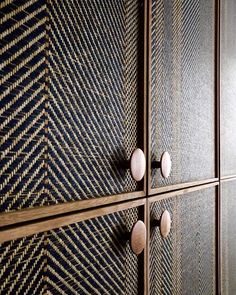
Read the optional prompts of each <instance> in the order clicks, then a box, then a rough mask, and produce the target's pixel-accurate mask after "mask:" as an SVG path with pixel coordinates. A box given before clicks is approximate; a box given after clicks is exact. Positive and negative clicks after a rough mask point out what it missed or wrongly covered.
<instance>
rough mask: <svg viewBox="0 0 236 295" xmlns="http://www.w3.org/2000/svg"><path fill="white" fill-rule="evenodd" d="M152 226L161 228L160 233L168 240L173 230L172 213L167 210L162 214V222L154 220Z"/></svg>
mask: <svg viewBox="0 0 236 295" xmlns="http://www.w3.org/2000/svg"><path fill="white" fill-rule="evenodd" d="M152 225H153V226H158V227H159V228H160V233H161V235H162V237H163V238H166V237H167V236H168V235H169V233H170V229H171V217H170V213H169V212H168V211H167V210H165V211H164V212H163V213H162V215H161V218H160V220H154V221H153V223H152Z"/></svg>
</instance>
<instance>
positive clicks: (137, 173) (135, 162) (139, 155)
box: [130, 149, 146, 181]
mask: <svg viewBox="0 0 236 295" xmlns="http://www.w3.org/2000/svg"><path fill="white" fill-rule="evenodd" d="M130 171H131V175H132V177H133V179H134V180H136V181H140V180H142V179H143V177H144V174H145V171H146V159H145V155H144V153H143V151H142V150H141V149H136V150H134V151H133V153H132V156H131V159H130Z"/></svg>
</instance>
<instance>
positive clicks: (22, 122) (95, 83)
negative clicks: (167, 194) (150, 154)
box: [0, 0, 143, 211]
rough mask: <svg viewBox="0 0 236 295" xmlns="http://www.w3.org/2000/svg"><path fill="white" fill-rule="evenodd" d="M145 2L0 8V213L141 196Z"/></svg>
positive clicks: (4, 4) (38, 2) (33, 1)
mask: <svg viewBox="0 0 236 295" xmlns="http://www.w3.org/2000/svg"><path fill="white" fill-rule="evenodd" d="M142 11H143V3H142V1H139V0H135V1H131V0H118V1H117V0H112V1H101V0H99V1H69V0H66V1H62V0H59V1H50V0H48V1H46V0H30V1H28V0H22V1H17V0H11V1H1V3H0V16H1V19H0V40H1V41H0V46H1V47H0V50H1V56H0V75H1V76H0V90H1V94H0V128H1V131H0V140H1V144H0V152H1V158H0V174H1V177H0V211H11V210H16V209H22V208H28V207H34V206H41V205H49V204H56V203H60V202H61V203H62V202H67V201H74V200H84V199H89V198H95V197H100V196H107V195H112V194H118V193H124V192H131V191H136V190H139V189H140V188H141V187H138V185H137V183H136V182H135V181H134V180H133V179H132V177H131V175H130V172H129V171H128V170H127V169H125V168H124V167H123V166H122V165H123V162H124V161H125V160H128V159H130V156H131V153H132V151H133V150H134V149H135V148H137V147H140V146H141V145H142V141H143V135H142V134H141V132H138V131H139V130H142V126H141V125H140V122H142V119H140V117H139V114H140V113H142V111H143V110H142V109H139V108H140V106H141V105H140V103H142V97H140V95H141V93H142V92H141V91H140V83H138V81H140V77H141V76H140V75H141V74H142V73H141V72H140V70H139V65H140V60H141V59H142V56H141V54H142V53H141V52H140V48H141V49H142V41H141V39H142V37H141V33H140V32H141V31H140V29H141V28H140V26H141V23H140V19H141V16H142Z"/></svg>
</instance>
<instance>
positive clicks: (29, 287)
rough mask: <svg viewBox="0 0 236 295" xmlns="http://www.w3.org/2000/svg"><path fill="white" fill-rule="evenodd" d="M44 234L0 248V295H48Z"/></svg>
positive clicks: (12, 242) (6, 244) (18, 240)
mask: <svg viewBox="0 0 236 295" xmlns="http://www.w3.org/2000/svg"><path fill="white" fill-rule="evenodd" d="M45 267H46V251H45V234H37V235H34V236H30V237H27V238H23V239H17V240H14V241H11V242H6V243H4V244H2V245H0V294H2V295H10V294H12V295H16V294H18V295H23V294H24V295H33V294H35V295H36V294H37V295H41V294H45V292H44V286H45V282H44V281H45V278H44V274H45Z"/></svg>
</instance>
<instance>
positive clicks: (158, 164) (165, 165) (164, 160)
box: [152, 152, 172, 178]
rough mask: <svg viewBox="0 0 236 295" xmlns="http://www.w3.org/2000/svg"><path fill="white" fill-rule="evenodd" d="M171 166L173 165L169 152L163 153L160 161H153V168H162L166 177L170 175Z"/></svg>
mask: <svg viewBox="0 0 236 295" xmlns="http://www.w3.org/2000/svg"><path fill="white" fill-rule="evenodd" d="M171 166H172V162H171V158H170V154H169V153H168V152H164V153H163V154H162V155H161V160H160V161H154V162H152V168H160V169H161V174H162V176H163V177H164V178H168V177H169V176H170V172H171Z"/></svg>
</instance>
